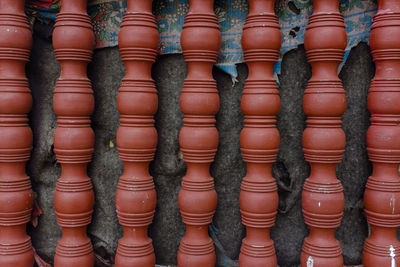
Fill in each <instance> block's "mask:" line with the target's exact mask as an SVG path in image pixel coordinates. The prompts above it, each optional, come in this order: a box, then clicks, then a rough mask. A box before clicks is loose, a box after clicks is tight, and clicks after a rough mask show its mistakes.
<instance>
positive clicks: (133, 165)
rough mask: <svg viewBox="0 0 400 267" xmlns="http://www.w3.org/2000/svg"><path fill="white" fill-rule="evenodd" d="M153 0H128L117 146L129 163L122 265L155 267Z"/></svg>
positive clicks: (121, 193)
mask: <svg viewBox="0 0 400 267" xmlns="http://www.w3.org/2000/svg"><path fill="white" fill-rule="evenodd" d="M151 8H152V0H145V1H144V0H128V10H127V13H126V14H125V15H124V18H123V20H122V25H121V31H120V33H119V48H120V53H121V58H122V60H123V61H124V63H125V69H126V74H125V77H124V78H123V80H122V84H121V88H120V89H119V94H118V109H119V112H120V114H121V119H120V127H119V129H118V133H117V147H118V151H119V155H120V159H121V160H122V161H123V162H124V173H123V175H122V176H121V178H120V180H119V183H118V188H117V192H116V197H115V203H116V208H117V214H118V219H119V222H120V224H121V225H122V227H123V228H124V236H123V237H122V238H121V239H120V240H119V244H118V249H117V254H116V257H115V265H116V266H119V267H120V266H121V267H122V266H127V267H128V266H141V267H146V266H154V265H155V256H154V249H153V246H152V240H151V239H150V238H149V237H148V236H147V227H148V226H149V225H150V224H151V222H152V220H153V216H154V210H155V207H156V191H155V189H154V183H153V178H152V177H151V176H150V174H149V171H148V168H149V163H150V161H152V160H153V158H154V153H155V150H156V146H157V131H156V129H155V128H154V117H153V116H154V113H155V112H156V111H157V90H156V88H155V85H154V81H153V80H152V79H151V66H152V64H153V62H154V61H155V59H156V55H157V48H158V42H159V36H158V30H157V26H156V20H155V18H154V16H153V14H152V13H151Z"/></svg>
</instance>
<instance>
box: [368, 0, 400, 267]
mask: <svg viewBox="0 0 400 267" xmlns="http://www.w3.org/2000/svg"><path fill="white" fill-rule="evenodd" d="M378 2H379V7H378V13H377V14H376V16H375V18H374V23H373V24H372V31H371V41H370V45H371V50H372V56H373V59H374V61H375V64H376V73H375V77H374V79H373V80H372V82H371V87H370V90H369V94H368V109H369V111H370V113H371V126H370V127H369V129H368V132H367V150H368V156H369V159H370V161H371V162H372V164H373V172H372V175H371V176H370V177H369V179H368V182H367V185H366V190H365V195H364V203H365V213H366V215H367V220H368V223H369V225H370V229H371V231H370V236H369V237H368V238H367V239H366V240H365V243H364V251H363V263H364V266H366V267H371V266H397V265H398V264H399V261H400V255H399V252H400V242H399V241H398V240H397V238H396V229H397V227H399V226H400V206H399V205H397V203H399V202H400V179H399V172H398V168H399V163H400V128H399V115H400V105H399V103H400V89H399V88H400V80H399V77H400V56H399V52H400V43H399V34H400V3H399V2H398V1H393V0H391V1H390V0H380V1H378Z"/></svg>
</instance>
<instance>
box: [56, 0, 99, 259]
mask: <svg viewBox="0 0 400 267" xmlns="http://www.w3.org/2000/svg"><path fill="white" fill-rule="evenodd" d="M53 46H54V51H55V55H56V59H57V60H58V61H59V62H60V65H61V75H60V77H59V79H58V80H57V84H56V89H55V90H54V99H53V107H54V111H55V113H56V114H57V129H56V130H55V132H54V152H55V154H56V157H57V161H58V162H59V163H60V164H61V169H62V172H61V177H60V178H59V180H58V182H57V187H56V193H55V195H54V206H55V209H56V215H57V222H58V224H59V225H60V226H61V227H62V237H61V240H59V242H58V244H57V248H56V255H55V259H54V265H55V266H80V267H86V266H92V265H93V264H94V255H93V247H92V244H91V241H90V239H89V238H88V237H87V235H86V226H87V225H88V224H89V223H90V222H91V218H92V212H93V203H94V194H93V190H92V184H91V181H90V178H89V177H88V176H87V174H86V165H87V163H88V162H90V161H91V158H92V153H93V145H94V133H93V130H92V129H91V128H90V116H91V114H92V112H93V109H94V97H93V92H92V89H91V84H90V80H89V79H88V78H87V76H86V68H87V64H88V62H90V61H91V58H92V54H93V46H94V34H93V29H92V24H91V21H90V18H89V16H88V15H87V13H86V0H62V1H61V11H60V13H59V14H58V15H57V19H56V24H55V26H54V33H53Z"/></svg>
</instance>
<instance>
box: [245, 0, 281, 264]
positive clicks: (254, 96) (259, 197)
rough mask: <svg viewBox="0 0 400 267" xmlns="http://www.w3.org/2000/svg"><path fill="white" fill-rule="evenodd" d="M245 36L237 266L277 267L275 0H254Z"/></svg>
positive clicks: (277, 44)
mask: <svg viewBox="0 0 400 267" xmlns="http://www.w3.org/2000/svg"><path fill="white" fill-rule="evenodd" d="M249 5H250V12H249V15H248V17H247V19H246V24H245V26H244V28H243V34H242V48H243V52H244V57H245V61H246V63H247V65H248V68H249V76H248V78H247V80H246V83H245V87H244V91H243V94H242V102H241V107H242V112H243V114H244V123H245V125H244V128H243V130H242V132H241V136H240V145H241V152H242V156H243V160H244V161H245V162H246V165H247V174H246V176H245V177H244V178H243V182H242V186H241V192H240V211H241V214H242V222H243V224H244V225H245V226H246V233H247V235H246V237H245V238H244V239H243V241H242V247H241V250H240V255H239V266H241V267H242V266H243V267H247V266H252V267H267V266H271V267H272V266H274V267H275V266H277V259H276V255H275V248H274V242H273V241H272V240H271V239H270V228H271V227H272V226H274V224H275V216H276V214H277V208H278V193H277V185H276V181H275V179H274V178H273V177H272V174H271V168H272V163H274V162H275V160H276V157H277V153H278V147H279V132H278V130H277V128H276V115H277V113H278V112H279V105H280V101H279V92H278V88H277V85H276V81H275V79H274V76H273V66H274V64H275V63H276V62H277V60H278V59H279V49H280V44H281V33H280V29H279V24H278V19H277V17H276V15H275V14H274V0H268V1H265V0H250V1H249Z"/></svg>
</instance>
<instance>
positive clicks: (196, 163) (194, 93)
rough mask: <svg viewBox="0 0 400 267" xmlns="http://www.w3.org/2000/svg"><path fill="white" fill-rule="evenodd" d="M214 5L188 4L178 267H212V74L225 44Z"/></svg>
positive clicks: (200, 0)
mask: <svg viewBox="0 0 400 267" xmlns="http://www.w3.org/2000/svg"><path fill="white" fill-rule="evenodd" d="M213 7H214V1H213V0H190V9H189V13H188V14H187V15H186V18H185V24H184V26H183V31H182V34H181V45H182V50H183V55H184V57H185V61H186V62H187V63H188V75H187V77H186V79H185V81H184V86H183V89H182V94H181V99H180V107H181V111H182V112H183V114H184V118H183V124H184V126H183V128H182V130H181V132H180V136H179V143H180V147H181V151H182V153H183V159H184V160H185V162H186V164H187V173H186V175H185V177H183V180H182V188H181V190H180V192H179V197H178V202H179V208H180V211H181V215H182V221H183V222H184V223H185V224H186V234H185V236H184V237H183V238H182V240H181V243H180V246H179V251H178V266H179V267H187V266H190V267H211V266H212V267H214V266H215V252H214V244H213V242H212V240H211V238H210V237H209V236H208V225H209V224H210V223H211V221H212V217H213V215H214V213H215V208H216V205H217V194H216V192H215V190H214V180H213V178H212V177H211V176H210V172H209V168H210V163H211V162H213V161H214V156H215V153H216V151H217V147H218V131H217V129H216V128H215V126H214V124H215V114H216V113H217V111H218V108H219V97H218V91H217V89H216V82H215V80H214V79H213V77H212V68H213V65H214V63H215V61H216V58H217V55H218V50H219V47H220V43H221V37H220V32H219V25H218V20H217V17H216V15H215V14H214V11H213Z"/></svg>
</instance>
